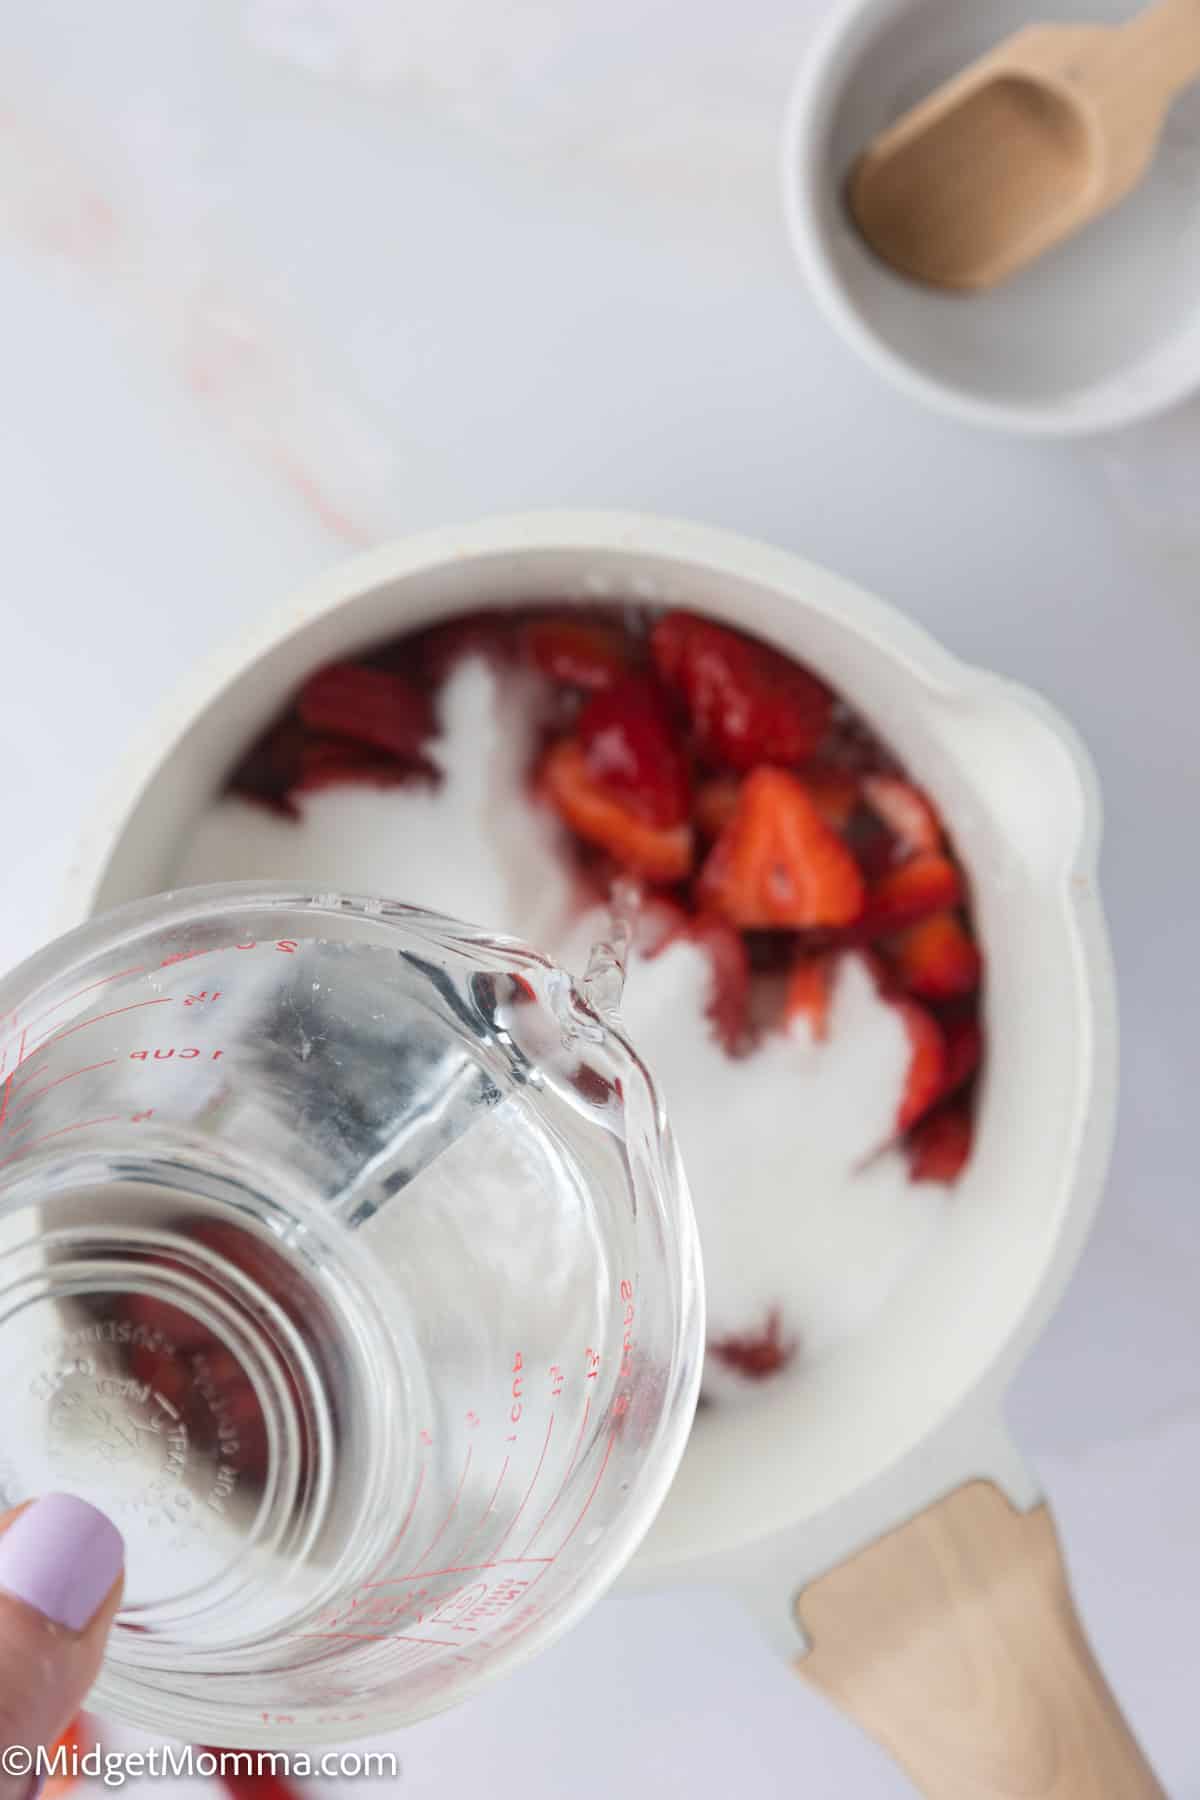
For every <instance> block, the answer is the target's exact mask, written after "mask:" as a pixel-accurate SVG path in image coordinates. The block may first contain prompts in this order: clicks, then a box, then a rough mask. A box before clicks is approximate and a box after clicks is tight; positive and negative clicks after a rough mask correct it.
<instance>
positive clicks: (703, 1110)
mask: <svg viewBox="0 0 1200 1800" xmlns="http://www.w3.org/2000/svg"><path fill="white" fill-rule="evenodd" d="M583 935H586V933H584V934H583ZM708 992H709V966H708V961H707V958H706V956H705V954H704V952H703V951H702V950H700V949H698V948H697V947H696V946H695V945H694V944H690V943H686V942H683V941H680V942H677V943H675V944H672V945H671V946H670V947H669V948H668V949H666V950H664V951H662V952H661V953H660V954H659V955H658V956H656V957H654V958H652V959H650V960H646V959H645V958H642V957H637V956H635V957H634V958H633V959H632V960H631V964H630V967H629V972H628V978H627V984H626V989H625V998H624V1002H623V1005H622V1017H623V1020H624V1023H625V1026H626V1029H627V1031H628V1033H629V1037H630V1040H631V1042H632V1043H633V1044H634V1045H635V1047H636V1048H637V1050H638V1052H639V1054H640V1055H641V1057H642V1059H643V1060H644V1062H645V1063H646V1064H647V1066H648V1067H649V1068H650V1069H651V1070H652V1071H653V1073H654V1075H655V1077H656V1079H657V1082H658V1085H659V1089H660V1092H661V1094H662V1097H663V1100H664V1102H665V1105H666V1108H667V1113H668V1116H669V1117H670V1119H671V1123H672V1125H673V1127H674V1130H675V1135H676V1137H677V1139H678V1141H679V1146H680V1150H681V1151H682V1154H683V1160H684V1166H685V1167H686V1169H687V1172H688V1180H689V1182H690V1185H691V1190H692V1198H693V1201H694V1202H695V1207H696V1217H697V1220H698V1223H699V1227H700V1241H701V1246H702V1250H703V1256H704V1276H705V1287H706V1290H707V1294H708V1320H709V1340H710V1342H717V1341H719V1340H720V1339H722V1338H725V1337H748V1336H753V1335H755V1334H756V1333H758V1332H760V1331H761V1330H762V1328H763V1326H764V1324H765V1322H766V1320H767V1318H768V1315H769V1314H770V1313H771V1312H772V1310H777V1311H778V1313H779V1315H780V1318H781V1320H782V1324H783V1335H784V1337H785V1338H787V1339H791V1338H795V1340H796V1342H797V1345H798V1349H799V1358H800V1359H802V1360H806V1361H807V1360H811V1359H812V1358H814V1357H817V1356H820V1355H822V1354H823V1353H824V1352H825V1351H827V1350H828V1349H830V1348H831V1347H832V1346H833V1345H834V1344H836V1343H837V1342H839V1341H840V1340H842V1339H845V1338H846V1337H848V1336H850V1335H851V1334H852V1333H853V1332H855V1331H856V1330H858V1329H859V1328H860V1327H861V1326H862V1324H863V1323H864V1321H866V1320H867V1319H868V1318H869V1316H870V1315H871V1313H872V1312H873V1311H874V1310H875V1309H876V1308H877V1307H878V1306H879V1305H880V1303H881V1302H882V1301H883V1300H884V1299H885V1297H886V1296H887V1294H888V1293H889V1292H890V1291H891V1290H892V1289H893V1288H894V1287H895V1286H896V1284H897V1283H898V1282H899V1281H900V1280H901V1279H902V1278H903V1276H904V1274H905V1272H906V1271H907V1269H908V1268H909V1267H910V1266H911V1265H912V1263H913V1262H914V1261H915V1260H916V1259H917V1258H918V1257H919V1255H920V1254H921V1251H922V1248H923V1246H924V1244H925V1242H926V1239H927V1236H928V1234H929V1232H930V1231H931V1229H932V1228H933V1226H934V1224H935V1222H936V1220H937V1218H938V1215H939V1213H940V1212H941V1209H942V1206H943V1204H944V1201H945V1195H946V1190H945V1188H944V1187H942V1186H940V1185H937V1184H935V1183H932V1182H920V1183H916V1182H911V1181H910V1180H909V1178H908V1165H907V1161H906V1159H905V1157H904V1154H903V1152H902V1151H901V1150H899V1149H896V1148H885V1149H882V1150H881V1148H880V1147H881V1146H882V1145H887V1144H888V1143H889V1140H890V1139H891V1138H892V1137H893V1135H894V1126H893V1121H894V1120H895V1117H896V1112H897V1108H898V1106H899V1102H900V1096H901V1093H902V1091H903V1087H904V1081H905V1077H906V1074H907V1070H908V1063H909V1055H910V1051H909V1043H908V1037H907V1034H906V1032H905V1030H904V1026H903V1024H902V1022H901V1020H900V1017H899V1015H898V1014H897V1012H896V1010H895V1008H894V1007H892V1006H889V1005H888V1004H887V1003H886V1001H884V1000H882V999H880V997H879V994H878V993H877V991H876V988H875V984H874V982H873V980H872V979H871V975H870V972H869V971H868V969H867V967H866V965H865V964H864V963H863V962H862V960H861V959H860V958H858V957H845V958H843V959H842V963H841V969H840V973H839V976H838V980H837V982H836V985H835V988H834V993H833V1000H832V1006H831V1011H830V1018H829V1031H828V1036H827V1038H826V1039H825V1041H824V1042H822V1043H814V1042H813V1041H812V1039H811V1036H810V1033H809V1030H808V1027H807V1025H806V1024H804V1023H798V1024H797V1025H795V1026H794V1027H793V1028H792V1029H791V1030H790V1031H787V1032H785V1031H779V1032H777V1033H775V1034H774V1035H772V1036H770V1037H768V1038H767V1039H765V1041H764V1042H763V1043H762V1044H761V1045H760V1047H759V1048H758V1049H757V1050H755V1051H754V1053H753V1054H752V1055H750V1056H747V1057H744V1058H730V1057H729V1056H727V1055H726V1053H725V1051H724V1050H723V1049H722V1048H721V1046H720V1044H719V1043H717V1042H716V1040H715V1039H714V1038H713V1036H712V1034H711V1031H710V1030H709V1028H708V1025H707V1022H706V1020H705V1019H704V1008H705V1006H706V1004H707V1000H708ZM746 1385H747V1378H746V1377H744V1376H742V1375H740V1374H738V1373H737V1372H735V1371H733V1370H731V1369H728V1368H727V1367H725V1366H724V1365H722V1364H720V1363H718V1362H717V1361H716V1360H715V1359H714V1358H712V1357H710V1358H709V1359H708V1363H707V1365H706V1369H705V1379H704V1386H705V1390H706V1392H708V1393H710V1394H712V1395H713V1396H719V1395H720V1394H721V1393H723V1392H729V1391H737V1392H742V1391H744V1389H745V1387H746Z"/></svg>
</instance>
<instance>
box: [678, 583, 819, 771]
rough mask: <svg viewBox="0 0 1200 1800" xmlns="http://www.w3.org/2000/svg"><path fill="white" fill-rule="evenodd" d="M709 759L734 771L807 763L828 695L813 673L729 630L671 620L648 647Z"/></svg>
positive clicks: (681, 615) (689, 617)
mask: <svg viewBox="0 0 1200 1800" xmlns="http://www.w3.org/2000/svg"><path fill="white" fill-rule="evenodd" d="M650 644H651V649H652V652H653V655H654V660H655V663H656V664H657V666H658V670H659V673H660V674H661V675H662V677H663V679H664V680H665V681H666V682H668V683H669V685H670V686H671V687H673V688H675V689H677V690H678V691H679V693H680V694H682V696H683V699H684V701H685V703H686V705H687V709H688V713H689V716H690V718H691V722H692V727H693V730H694V731H695V733H696V737H697V739H698V741H699V743H700V745H701V746H702V748H703V749H704V751H705V752H706V753H707V754H708V755H709V756H711V757H712V758H714V760H716V761H717V762H722V763H726V764H727V765H728V766H729V767H731V768H734V769H751V768H753V767H754V766H755V764H756V763H764V762H767V763H803V762H807V761H808V759H809V757H811V756H812V754H813V752H814V751H815V750H816V748H817V746H818V744H819V743H820V742H821V739H822V738H823V736H824V735H825V728H826V726H827V725H828V723H829V716H830V712H831V709H832V706H833V697H832V695H831V694H830V692H829V689H828V688H827V687H826V686H825V684H824V683H823V682H821V681H818V680H817V678H816V676H815V675H810V674H809V672H808V670H807V669H802V668H801V667H800V666H799V664H797V663H794V662H792V660H791V659H790V657H786V656H781V655H780V653H779V652H778V651H777V650H772V649H770V648H769V647H768V646H767V645H766V644H760V643H758V642H756V640H755V639H753V638H748V637H743V636H742V635H741V633H740V632H736V631H730V630H728V629H727V628H726V627H725V626H724V625H714V624H713V623H712V622H711V621H710V620H708V619H701V618H698V617H697V616H696V615H695V614H693V613H686V612H671V613H667V614H666V615H665V617H664V618H661V619H660V620H659V621H658V624H657V625H656V626H655V627H654V631H653V633H652V634H651V639H650Z"/></svg>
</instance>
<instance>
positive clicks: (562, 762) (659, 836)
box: [542, 738, 692, 882]
mask: <svg viewBox="0 0 1200 1800" xmlns="http://www.w3.org/2000/svg"><path fill="white" fill-rule="evenodd" d="M542 782H543V785H544V788H545V792H546V795H547V797H548V799H549V800H550V802H551V804H552V805H553V806H554V807H555V809H556V810H557V812H558V813H559V814H560V815H561V816H562V818H563V819H565V820H566V822H567V824H568V825H569V826H570V827H571V829H572V830H573V831H575V832H577V833H578V835H579V836H580V837H581V838H584V839H586V841H587V842H588V843H589V844H597V845H599V846H600V848H601V849H603V850H607V851H608V853H609V854H610V855H611V856H613V857H615V858H616V860H617V861H618V862H619V863H620V865H621V867H622V868H623V869H626V870H628V871H629V872H630V873H631V874H634V875H644V876H645V877H646V879H647V881H662V882H672V881H682V880H683V878H684V876H685V875H688V874H689V873H690V872H691V867H692V828H691V826H690V825H688V824H681V825H670V826H657V825H652V824H650V823H649V822H648V821H647V820H646V819H644V818H640V817H639V816H638V814H637V813H636V812H634V811H632V810H631V809H630V807H628V806H626V805H624V804H623V803H622V802H621V801H620V800H617V799H615V798H614V797H613V795H612V794H611V793H609V792H607V791H606V790H605V789H604V788H603V787H601V786H600V784H599V783H598V782H596V781H595V780H593V778H592V776H591V775H590V773H589V772H588V767H587V761H586V758H585V756H584V751H583V747H582V745H581V744H580V743H579V742H578V741H577V739H575V738H563V739H562V740H561V741H560V742H559V743H557V744H554V745H552V746H551V748H550V750H549V751H548V752H547V754H546V756H545V759H544V760H543V763H542Z"/></svg>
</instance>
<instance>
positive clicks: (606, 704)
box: [578, 675, 691, 826]
mask: <svg viewBox="0 0 1200 1800" xmlns="http://www.w3.org/2000/svg"><path fill="white" fill-rule="evenodd" d="M578 732H579V743H580V745H581V747H582V750H583V758H584V764H585V766H586V768H587V772H588V776H589V777H590V779H591V780H592V781H593V782H594V783H595V784H596V786H597V787H599V788H601V789H603V790H604V792H606V793H608V794H611V795H612V797H613V798H614V799H616V800H619V801H620V802H621V804H622V805H623V806H625V807H627V808H628V809H629V811H630V812H633V813H636V814H637V816H638V817H639V818H641V819H645V820H646V822H647V824H649V825H659V826H666V825H682V824H683V823H684V821H685V820H686V818H687V816H688V813H689V811H690V810H691V777H690V774H689V771H688V765H687V758H686V757H685V756H684V754H683V751H682V749H681V748H680V746H679V745H678V743H677V742H676V741H675V736H674V732H673V730H672V725H671V718H670V713H669V711H668V709H667V705H666V702H665V699H664V697H663V695H662V693H661V691H660V690H659V689H658V688H657V687H656V686H655V685H654V683H653V682H652V681H650V680H649V679H648V678H647V677H645V676H641V675H626V676H624V677H623V678H622V680H620V681H618V682H617V683H615V685H614V686H612V687H610V688H608V689H607V690H606V691H605V692H603V693H600V694H596V695H595V696H594V698H593V699H591V700H590V701H589V702H588V704H587V706H586V707H585V708H584V710H583V712H582V713H581V714H580V717H579V726H578Z"/></svg>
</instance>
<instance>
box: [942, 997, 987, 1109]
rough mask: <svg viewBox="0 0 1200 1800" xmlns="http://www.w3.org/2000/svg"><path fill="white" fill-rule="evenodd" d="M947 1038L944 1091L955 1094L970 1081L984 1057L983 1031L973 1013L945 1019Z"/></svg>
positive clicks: (943, 1024)
mask: <svg viewBox="0 0 1200 1800" xmlns="http://www.w3.org/2000/svg"><path fill="white" fill-rule="evenodd" d="M942 1033H943V1035H944V1037H945V1039H946V1085H945V1088H944V1090H943V1091H944V1092H945V1093H947V1094H953V1093H955V1092H956V1091H957V1089H959V1088H960V1087H963V1086H964V1085H965V1084H966V1083H967V1082H968V1081H970V1079H971V1077H972V1075H974V1073H975V1071H976V1070H977V1069H978V1067H979V1064H980V1062H981V1061H982V1059H983V1032H982V1031H981V1030H980V1027H979V1020H978V1019H977V1018H976V1016H975V1015H974V1014H973V1013H969V1014H966V1015H964V1016H963V1017H962V1018H956V1019H943V1020H942Z"/></svg>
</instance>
